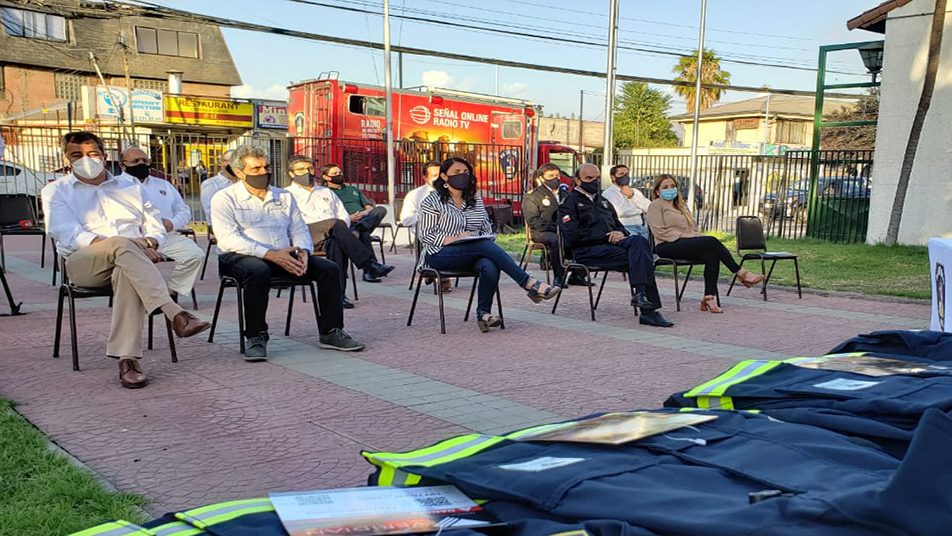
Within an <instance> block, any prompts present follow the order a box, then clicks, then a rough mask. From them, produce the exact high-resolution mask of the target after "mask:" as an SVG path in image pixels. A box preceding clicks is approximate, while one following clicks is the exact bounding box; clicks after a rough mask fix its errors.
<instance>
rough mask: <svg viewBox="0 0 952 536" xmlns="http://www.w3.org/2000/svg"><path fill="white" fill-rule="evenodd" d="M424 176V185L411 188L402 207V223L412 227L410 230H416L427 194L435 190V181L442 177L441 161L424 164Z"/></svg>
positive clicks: (413, 231)
mask: <svg viewBox="0 0 952 536" xmlns="http://www.w3.org/2000/svg"><path fill="white" fill-rule="evenodd" d="M423 177H424V181H426V182H425V183H424V184H423V186H417V187H416V188H414V189H412V190H410V191H409V192H408V193H407V196H406V197H404V198H403V208H401V209H400V223H402V224H403V225H405V226H407V227H409V228H410V232H412V233H415V232H416V224H417V220H418V219H419V218H420V205H422V204H423V200H424V199H425V198H426V196H428V195H430V194H431V193H433V192H434V189H433V181H435V180H436V179H438V178H439V177H440V163H439V162H437V161H436V160H430V161H429V162H427V163H426V164H423Z"/></svg>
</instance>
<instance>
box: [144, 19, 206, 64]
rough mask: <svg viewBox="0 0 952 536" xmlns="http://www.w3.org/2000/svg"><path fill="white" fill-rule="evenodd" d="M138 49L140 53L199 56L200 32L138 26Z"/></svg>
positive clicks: (182, 56) (181, 56)
mask: <svg viewBox="0 0 952 536" xmlns="http://www.w3.org/2000/svg"><path fill="white" fill-rule="evenodd" d="M136 50H138V51H139V53H140V54H159V55H162V56H178V57H180V58H198V34H197V33H191V32H177V31H175V30H161V29H157V28H147V27H145V26H136Z"/></svg>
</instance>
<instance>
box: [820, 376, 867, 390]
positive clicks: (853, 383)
mask: <svg viewBox="0 0 952 536" xmlns="http://www.w3.org/2000/svg"><path fill="white" fill-rule="evenodd" d="M881 383H883V382H866V381H862V380H849V379H846V378H837V379H835V380H830V381H828V382H823V383H818V384H816V385H814V387H818V388H820V389H832V390H834V391H858V390H860V389H869V388H870V387H872V386H874V385H879V384H881Z"/></svg>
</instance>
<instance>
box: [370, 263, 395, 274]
mask: <svg viewBox="0 0 952 536" xmlns="http://www.w3.org/2000/svg"><path fill="white" fill-rule="evenodd" d="M394 268H395V266H391V265H389V264H380V263H379V262H371V263H370V265H369V266H367V267H366V268H364V273H365V274H370V275H372V276H374V277H387V274H389V273H390V272H392V271H393V269H394Z"/></svg>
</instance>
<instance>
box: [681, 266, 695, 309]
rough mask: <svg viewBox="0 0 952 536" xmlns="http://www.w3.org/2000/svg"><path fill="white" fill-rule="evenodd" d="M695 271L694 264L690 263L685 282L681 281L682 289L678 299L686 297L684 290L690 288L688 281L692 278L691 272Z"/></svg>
mask: <svg viewBox="0 0 952 536" xmlns="http://www.w3.org/2000/svg"><path fill="white" fill-rule="evenodd" d="M693 271H694V265H693V264H689V265H688V273H687V275H685V276H684V283H681V290H680V291H679V292H678V301H681V300H682V299H684V291H685V290H687V288H688V281H690V280H691V272H693Z"/></svg>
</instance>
